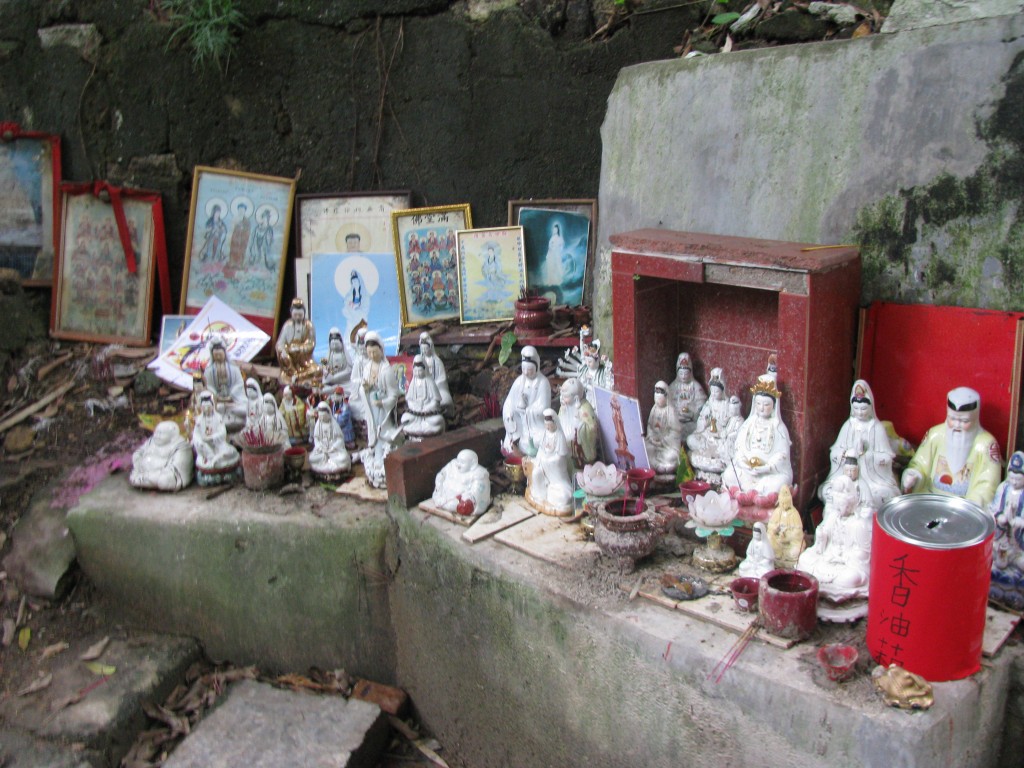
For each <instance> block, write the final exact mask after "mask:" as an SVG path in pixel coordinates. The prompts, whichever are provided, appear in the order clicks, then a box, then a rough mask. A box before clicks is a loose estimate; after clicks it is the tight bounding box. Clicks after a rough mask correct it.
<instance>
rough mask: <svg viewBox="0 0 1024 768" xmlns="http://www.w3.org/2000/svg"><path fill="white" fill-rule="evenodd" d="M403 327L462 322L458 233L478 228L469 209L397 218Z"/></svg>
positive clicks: (420, 212)
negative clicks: (439, 321)
mask: <svg viewBox="0 0 1024 768" xmlns="http://www.w3.org/2000/svg"><path fill="white" fill-rule="evenodd" d="M391 218H392V222H393V225H392V229H393V230H394V237H395V241H394V251H395V263H396V265H397V268H398V287H399V297H400V299H401V302H400V303H401V310H402V327H403V328H410V327H413V326H416V325H423V324H424V323H431V322H434V321H436V320H448V319H452V318H457V317H459V312H460V303H459V287H458V282H459V278H458V244H457V242H456V232H459V231H460V230H468V229H472V228H473V219H472V216H471V214H470V210H469V203H462V204H458V205H443V206H437V207H433V208H409V209H407V210H404V211H395V212H394V213H392V214H391Z"/></svg>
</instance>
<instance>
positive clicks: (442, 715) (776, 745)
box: [391, 509, 1018, 768]
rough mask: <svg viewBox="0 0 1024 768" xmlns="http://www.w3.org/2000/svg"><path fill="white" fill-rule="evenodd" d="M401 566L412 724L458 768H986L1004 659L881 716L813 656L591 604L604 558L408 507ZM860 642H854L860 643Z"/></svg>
mask: <svg viewBox="0 0 1024 768" xmlns="http://www.w3.org/2000/svg"><path fill="white" fill-rule="evenodd" d="M392 511H393V513H394V514H395V516H396V518H397V519H398V522H399V532H400V536H401V541H400V545H399V549H400V552H401V553H402V567H401V569H400V571H399V573H398V575H397V578H396V580H395V584H394V588H393V590H392V598H391V605H392V611H393V617H394V622H395V626H396V627H398V628H400V629H399V631H398V671H397V677H398V679H399V681H400V685H402V686H403V687H405V688H406V689H407V690H408V691H409V693H410V696H411V699H412V701H413V702H414V703H415V705H416V707H417V710H418V711H419V713H420V715H421V717H422V718H423V720H424V722H425V723H426V724H427V725H428V727H429V728H430V729H431V731H432V732H433V733H435V734H436V735H437V737H438V739H439V740H440V741H441V743H442V744H445V745H446V746H448V747H449V748H450V749H452V750H454V752H455V753H456V754H458V755H459V756H460V759H461V760H463V761H464V762H465V764H466V765H473V766H490V765H587V766H595V767H596V766H600V767H601V768H604V767H606V766H623V768H625V767H626V766H636V765H645V766H666V768H668V767H669V766H671V767H672V768H676V767H677V766H679V765H681V764H685V765H687V766H709V767H711V766H726V765H759V766H787V767H789V766H819V765H829V766H879V768H883V767H885V768H888V767H889V766H893V765H901V766H951V765H956V766H959V767H963V766H979V767H980V766H989V765H993V764H996V761H997V758H998V756H999V750H1000V742H1001V737H1002V729H1003V720H1004V709H1005V704H1006V692H1007V689H1008V687H1009V677H1010V668H1011V666H1012V662H1013V660H1014V658H1015V657H1016V656H1017V655H1018V654H1017V652H1015V651H1006V650H1004V651H1003V652H1002V653H1001V654H999V656H997V657H996V658H995V659H993V660H992V661H991V663H986V665H985V668H984V669H983V671H982V672H980V673H979V674H977V675H975V676H973V677H971V678H970V679H967V680H963V681H958V682H953V683H942V684H937V685H936V705H935V706H934V707H933V708H932V709H931V710H929V711H927V712H919V713H914V714H909V713H906V712H902V711H898V710H893V709H888V708H886V707H885V706H884V705H883V704H882V702H881V700H880V697H877V696H876V695H875V694H874V691H873V689H872V686H871V683H870V681H869V680H867V679H865V678H863V677H862V678H860V679H858V680H856V681H853V682H851V683H847V684H844V686H842V687H839V688H837V689H835V690H826V689H824V688H822V687H819V686H818V685H817V684H815V683H814V682H813V680H812V669H813V667H814V665H815V662H814V660H813V653H814V651H815V650H816V649H815V647H814V646H813V645H812V644H802V645H797V646H795V647H794V648H791V649H789V650H788V651H781V650H779V649H777V648H774V647H771V646H768V645H765V644H762V643H759V642H756V641H755V642H753V643H751V644H750V645H749V646H748V647H747V649H746V651H745V652H744V653H743V655H742V656H741V657H740V659H739V660H738V661H737V662H736V664H735V666H733V667H732V668H731V669H730V670H729V671H728V673H727V674H726V675H725V676H724V677H723V678H722V680H721V682H720V683H718V684H715V683H714V682H713V681H710V680H709V679H708V675H709V673H710V672H711V671H712V670H713V669H714V667H715V665H716V664H717V663H718V662H719V660H721V659H722V658H723V657H724V656H725V655H726V654H727V653H728V651H729V649H730V648H731V646H732V645H733V643H734V642H735V640H736V635H733V634H730V633H727V632H725V631H723V630H719V629H717V628H715V627H713V626H711V625H708V624H706V623H703V622H699V621H696V620H692V619H689V618H687V617H686V616H684V615H682V614H678V613H674V612H671V611H668V610H666V609H664V608H660V607H658V606H655V605H653V604H648V603H645V601H643V600H636V601H634V602H632V603H630V602H627V601H626V600H625V599H624V598H623V597H622V596H618V597H609V598H607V599H599V600H589V601H587V602H588V604H583V603H581V602H580V601H579V599H578V598H577V597H574V594H577V593H579V591H580V590H579V589H578V584H579V583H581V582H584V581H596V580H601V579H607V578H608V577H609V572H610V571H611V570H612V569H613V566H612V565H611V564H610V563H608V562H603V563H602V562H601V561H600V558H599V557H598V558H597V559H596V560H595V561H594V562H593V563H592V565H591V567H590V568H584V569H583V570H581V571H580V572H575V573H569V572H566V571H564V570H562V569H560V568H557V567H555V566H551V565H548V564H545V563H543V562H540V561H538V560H536V559H534V558H531V557H528V556H526V555H522V554H520V553H518V552H515V551H513V550H511V549H509V548H507V547H505V546H503V545H501V544H498V543H495V542H493V541H490V540H486V541H483V542H480V543H478V544H476V545H473V546H470V545H467V544H466V543H465V542H464V541H462V540H461V539H460V538H459V536H460V535H461V532H462V529H461V528H460V527H458V526H455V525H452V524H450V523H447V522H445V521H443V520H440V519H438V518H433V517H429V518H425V517H424V516H423V515H422V514H421V513H420V512H419V511H418V510H407V511H406V510H394V509H393V510H392ZM858 631H859V630H858Z"/></svg>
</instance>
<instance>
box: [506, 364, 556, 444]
mask: <svg viewBox="0 0 1024 768" xmlns="http://www.w3.org/2000/svg"><path fill="white" fill-rule="evenodd" d="M521 358H522V363H521V370H522V373H521V374H520V375H519V377H518V378H517V379H516V380H515V381H514V382H512V387H511V389H509V392H508V396H507V397H506V398H505V402H504V403H503V404H502V408H501V418H502V421H504V423H505V439H504V440H503V441H502V443H501V449H502V452H503V453H506V454H508V453H511V452H512V451H514V450H515V449H518V450H519V452H520V453H523V454H525V455H527V456H532V455H533V454H534V453H536V452H537V446H538V445H539V443H540V440H541V438H542V437H543V436H544V432H545V428H544V411H545V410H547V409H548V408H550V407H551V383H550V382H549V381H548V379H547V377H546V376H544V374H542V373H541V372H540V356H539V355H538V354H537V350H536V349H535V348H534V347H530V346H527V347H523V351H522V353H521Z"/></svg>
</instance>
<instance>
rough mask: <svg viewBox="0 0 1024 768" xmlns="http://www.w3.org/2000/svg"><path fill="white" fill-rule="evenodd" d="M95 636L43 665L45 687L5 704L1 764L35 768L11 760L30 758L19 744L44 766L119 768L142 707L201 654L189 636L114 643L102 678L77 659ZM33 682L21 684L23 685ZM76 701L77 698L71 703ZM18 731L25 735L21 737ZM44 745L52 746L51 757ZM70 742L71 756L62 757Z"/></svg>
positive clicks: (1, 704)
mask: <svg viewBox="0 0 1024 768" xmlns="http://www.w3.org/2000/svg"><path fill="white" fill-rule="evenodd" d="M97 639H98V638H95V637H89V638H80V639H78V640H76V641H74V642H73V643H72V645H71V647H70V648H68V649H67V650H66V651H64V652H63V653H60V654H58V655H56V656H53V657H52V658H50V659H47V660H45V661H41V662H40V663H39V665H38V668H37V670H36V672H35V674H36V675H51V676H52V680H51V682H50V684H49V685H48V686H46V687H45V688H43V689H41V690H39V691H37V692H35V693H30V694H27V695H24V696H16V695H12V696H9V697H7V698H4V699H3V700H2V701H0V722H2V723H3V724H4V728H5V729H6V730H5V731H4V732H3V733H0V765H3V766H8V765H15V766H21V765H26V766H27V765H33V764H34V763H31V762H27V763H26V762H10V761H13V760H15V758H17V759H19V760H24V759H27V758H25V757H24V755H21V754H20V753H21V751H22V750H21V749H19V747H18V746H17V745H22V746H23V747H25V748H26V749H28V748H31V749H32V750H34V751H33V752H32V754H34V755H36V756H37V757H36V758H32V759H37V760H38V761H39V762H38V764H39V765H40V766H51V765H52V766H64V765H79V764H86V763H94V764H107V763H110V764H116V763H117V762H118V761H119V760H120V758H121V755H123V754H124V753H125V752H126V751H127V749H128V747H129V746H130V744H131V743H132V741H133V740H134V739H135V736H136V734H138V732H139V731H141V730H142V729H143V728H144V727H145V725H146V717H145V715H144V713H143V711H142V704H143V702H153V703H157V702H162V701H163V700H164V699H165V698H166V697H167V695H168V694H169V693H170V691H171V690H172V689H173V688H174V686H175V685H177V684H178V683H180V682H181V681H182V679H183V678H184V676H185V671H186V670H187V669H188V667H189V665H191V664H192V663H193V662H195V661H197V660H198V659H199V658H201V655H202V653H201V650H200V647H199V644H198V643H197V642H196V641H195V640H193V639H192V638H186V637H175V636H169V635H154V634H143V635H134V636H130V637H127V638H114V639H112V640H111V641H110V642H109V644H108V645H107V646H106V649H105V650H104V651H103V654H102V655H101V656H100V657H99V658H98V659H97V660H96V661H97V662H98V664H100V665H101V666H102V667H105V668H107V669H109V670H113V671H110V672H109V674H105V675H104V674H100V675H97V674H96V673H95V672H93V671H91V670H89V669H88V668H87V667H86V664H85V663H84V662H83V661H81V660H80V659H79V656H80V655H81V654H82V653H83V652H84V651H85V650H86V649H87V648H88V646H89V645H90V644H92V643H93V642H95V641H96V640H97ZM103 671H106V670H103ZM32 680H33V678H30V679H26V680H21V681H18V685H19V687H22V688H23V687H25V686H27V685H28V684H29V683H31V682H32ZM73 698H78V699H80V700H78V701H77V702H76V703H73V704H67V702H68V701H70V700H71V699H73ZM19 733H20V734H23V735H24V737H25V738H24V739H21V738H18V737H17V735H18V734H19ZM46 744H51V745H54V746H55V750H53V754H52V755H51V754H50V752H51V750H48V749H47V748H46ZM33 745H35V746H33ZM68 745H71V746H72V749H71V751H70V752H69V753H68V754H67V755H66V756H62V755H63V752H62V750H63V748H64V747H66V746H68ZM19 755H20V756H19ZM76 755H77V757H76ZM97 761H98V762H97Z"/></svg>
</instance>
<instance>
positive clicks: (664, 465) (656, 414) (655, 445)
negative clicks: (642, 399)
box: [644, 381, 683, 475]
mask: <svg viewBox="0 0 1024 768" xmlns="http://www.w3.org/2000/svg"><path fill="white" fill-rule="evenodd" d="M644 444H645V445H646V447H647V460H648V462H650V465H651V469H653V470H654V471H655V472H656V473H657V474H659V475H675V472H676V468H677V467H678V466H679V451H680V449H681V448H682V444H683V425H682V423H681V422H680V420H679V412H678V411H677V410H676V409H675V406H673V405H672V404H671V403H670V402H669V401H668V384H666V383H665V382H664V381H659V382H657V383H656V384H655V385H654V405H652V406H651V412H650V414H649V415H648V417H647V434H646V435H645V436H644Z"/></svg>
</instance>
